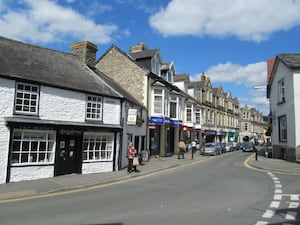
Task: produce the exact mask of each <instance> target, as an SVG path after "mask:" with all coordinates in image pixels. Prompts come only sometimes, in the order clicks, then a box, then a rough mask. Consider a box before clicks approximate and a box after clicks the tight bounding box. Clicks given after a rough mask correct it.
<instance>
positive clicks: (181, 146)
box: [178, 139, 186, 159]
mask: <svg viewBox="0 0 300 225" xmlns="http://www.w3.org/2000/svg"><path fill="white" fill-rule="evenodd" d="M185 149H186V146H185V143H184V141H183V140H182V139H181V140H180V142H179V143H178V159H180V156H182V158H183V159H184V152H185Z"/></svg>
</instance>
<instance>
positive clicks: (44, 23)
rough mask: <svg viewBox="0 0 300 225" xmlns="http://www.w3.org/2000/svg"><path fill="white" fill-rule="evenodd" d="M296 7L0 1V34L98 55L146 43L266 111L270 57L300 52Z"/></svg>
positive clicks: (232, 1) (182, 68)
mask: <svg viewBox="0 0 300 225" xmlns="http://www.w3.org/2000/svg"><path fill="white" fill-rule="evenodd" d="M299 12H300V0H251V1H249V0H226V1H224V0H0V36H4V37H7V38H11V39H15V40H20V41H23V42H25V43H29V44H34V45H38V46H41V47H46V48H51V49H55V50H58V51H63V52H70V45H71V44H73V43H76V42H80V41H84V40H87V41H90V42H92V43H94V44H96V45H97V46H98V52H97V59H98V58H99V57H100V56H101V55H102V54H104V53H105V52H106V51H107V50H108V49H109V48H110V47H111V45H116V46H117V47H118V48H120V49H121V50H123V51H124V52H129V49H130V47H131V46H133V45H137V44H139V43H140V42H144V43H145V45H146V46H147V47H148V49H156V48H158V49H160V53H161V56H162V60H163V62H171V61H172V62H173V63H174V65H175V70H176V73H177V74H182V73H187V74H189V75H190V80H193V81H196V80H199V79H200V75H201V74H202V72H204V73H205V74H206V76H208V77H210V80H211V83H212V86H213V87H218V86H220V85H221V86H222V88H223V91H224V92H228V91H230V92H231V93H232V97H237V98H238V99H239V102H240V106H241V107H243V106H245V105H247V106H248V107H255V108H256V109H257V110H259V111H260V112H262V113H263V115H267V114H268V113H269V103H268V100H267V98H266V84H267V64H266V61H267V59H269V58H275V57H276V55H277V54H283V53H300V42H299V40H300V13H299Z"/></svg>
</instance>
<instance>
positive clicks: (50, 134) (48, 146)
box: [11, 129, 56, 166]
mask: <svg viewBox="0 0 300 225" xmlns="http://www.w3.org/2000/svg"><path fill="white" fill-rule="evenodd" d="M55 146H56V132H55V131H52V130H30V129H14V130H13V136H12V150H11V164H12V166H15V165H40V164H53V163H54V158H55V157H54V156H55Z"/></svg>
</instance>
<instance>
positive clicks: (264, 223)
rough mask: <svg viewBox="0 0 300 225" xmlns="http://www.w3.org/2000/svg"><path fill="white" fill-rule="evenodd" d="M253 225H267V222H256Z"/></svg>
mask: <svg viewBox="0 0 300 225" xmlns="http://www.w3.org/2000/svg"><path fill="white" fill-rule="evenodd" d="M254 225H268V222H266V221H257V223H256V224H254Z"/></svg>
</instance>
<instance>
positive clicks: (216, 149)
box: [201, 142, 222, 155]
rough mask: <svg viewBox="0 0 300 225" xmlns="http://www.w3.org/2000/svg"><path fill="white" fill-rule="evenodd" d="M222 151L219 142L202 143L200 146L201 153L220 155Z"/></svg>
mask: <svg viewBox="0 0 300 225" xmlns="http://www.w3.org/2000/svg"><path fill="white" fill-rule="evenodd" d="M221 153H222V147H221V146H220V144H219V143H216V142H210V143H206V144H205V145H203V147H202V148H201V154H202V155H220V154H221Z"/></svg>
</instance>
